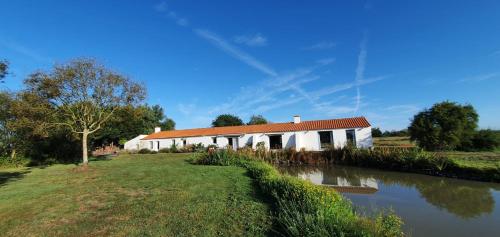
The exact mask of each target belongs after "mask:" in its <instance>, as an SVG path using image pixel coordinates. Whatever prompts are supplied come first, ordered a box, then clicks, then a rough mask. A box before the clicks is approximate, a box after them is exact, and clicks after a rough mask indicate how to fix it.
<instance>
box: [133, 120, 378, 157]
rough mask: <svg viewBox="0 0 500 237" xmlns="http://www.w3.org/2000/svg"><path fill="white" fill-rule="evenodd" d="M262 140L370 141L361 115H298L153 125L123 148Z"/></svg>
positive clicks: (292, 143) (273, 145) (290, 144)
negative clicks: (282, 119)
mask: <svg viewBox="0 0 500 237" xmlns="http://www.w3.org/2000/svg"><path fill="white" fill-rule="evenodd" d="M262 142H263V144H264V145H265V147H266V148H267V149H284V148H293V149H296V150H301V149H305V150H308V151H321V150H322V149H324V148H325V147H328V146H331V145H334V146H335V147H343V146H344V145H346V144H348V143H351V144H353V145H355V146H356V147H359V148H370V147H372V144H373V143H372V133H371V125H370V123H368V121H367V120H366V118H364V117H355V118H342V119H329V120H314V121H300V116H294V117H293V122H288V123H272V124H262V125H242V126H229V127H214V128H195V129H184V130H171V131H160V129H159V128H155V132H154V133H152V134H150V135H147V136H145V135H141V136H138V137H136V138H134V139H132V140H130V141H128V142H127V143H126V144H125V149H126V150H137V149H143V148H147V149H150V150H155V151H158V150H160V149H162V148H170V147H171V146H172V145H175V146H177V148H182V147H184V146H187V145H190V144H198V143H201V144H203V145H204V146H209V145H216V146H217V147H228V146H229V147H232V148H233V149H237V148H243V147H252V148H253V149H255V148H256V146H257V144H258V143H262Z"/></svg>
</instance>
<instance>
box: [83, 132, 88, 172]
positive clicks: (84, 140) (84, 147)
mask: <svg viewBox="0 0 500 237" xmlns="http://www.w3.org/2000/svg"><path fill="white" fill-rule="evenodd" d="M88 135H89V130H88V129H84V130H83V133H82V152H83V166H87V165H88V164H89V157H88V154H87V137H88Z"/></svg>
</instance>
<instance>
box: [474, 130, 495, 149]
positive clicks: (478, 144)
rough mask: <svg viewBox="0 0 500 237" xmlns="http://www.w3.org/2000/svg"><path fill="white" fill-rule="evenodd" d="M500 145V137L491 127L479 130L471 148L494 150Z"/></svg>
mask: <svg viewBox="0 0 500 237" xmlns="http://www.w3.org/2000/svg"><path fill="white" fill-rule="evenodd" d="M499 146H500V137H499V136H498V134H497V132H495V131H493V130H491V129H483V130H479V131H477V132H476V134H474V137H473V138H472V147H471V148H469V150H476V151H493V150H495V148H497V147H499Z"/></svg>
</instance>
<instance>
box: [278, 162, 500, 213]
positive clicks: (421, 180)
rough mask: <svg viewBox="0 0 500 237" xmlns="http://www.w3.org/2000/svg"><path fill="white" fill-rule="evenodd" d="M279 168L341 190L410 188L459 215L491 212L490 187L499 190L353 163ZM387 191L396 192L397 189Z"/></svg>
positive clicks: (363, 191) (370, 191) (496, 186)
mask: <svg viewBox="0 0 500 237" xmlns="http://www.w3.org/2000/svg"><path fill="white" fill-rule="evenodd" d="M280 169H282V171H285V172H287V173H289V174H291V175H294V176H298V177H301V178H303V179H306V180H310V181H311V182H313V183H315V184H321V185H327V186H330V187H332V188H334V189H336V190H338V191H340V192H343V193H356V194H371V195H374V194H376V192H377V191H378V190H379V185H384V186H399V187H406V188H414V189H416V190H418V192H419V194H420V196H421V198H423V199H424V200H425V201H426V202H427V203H429V204H431V205H433V206H435V207H438V208H439V209H441V210H445V211H447V212H448V213H451V214H454V215H456V216H458V217H460V218H463V219H469V218H475V217H478V216H480V215H483V214H490V213H492V212H493V211H494V208H495V200H494V198H493V195H492V192H491V190H492V189H493V190H497V191H498V190H500V185H499V184H493V183H484V182H473V181H466V180H459V179H450V178H440V177H432V176H426V175H417V174H408V173H399V172H386V171H380V170H372V169H364V168H355V167H342V166H335V167H331V166H330V167H307V166H306V167H304V166H301V167H297V166H295V167H281V168H280ZM390 195H397V192H395V193H391V194H390ZM395 208H396V209H397V207H395Z"/></svg>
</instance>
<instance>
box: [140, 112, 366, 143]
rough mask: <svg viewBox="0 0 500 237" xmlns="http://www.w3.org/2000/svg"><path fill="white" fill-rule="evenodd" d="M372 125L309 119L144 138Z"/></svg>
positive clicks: (170, 132)
mask: <svg viewBox="0 0 500 237" xmlns="http://www.w3.org/2000/svg"><path fill="white" fill-rule="evenodd" d="M369 126H371V125H370V123H369V122H368V120H366V118H365V117H362V116H361V117H351V118H336V119H324V120H308V121H302V122H300V123H293V122H283V123H270V124H255V125H239V126H225V127H207V128H190V129H181V130H167V131H161V132H157V133H152V134H149V135H148V136H147V137H145V138H143V140H149V139H164V138H179V137H197V136H219V135H228V134H243V133H248V134H252V133H269V132H292V131H307V130H321V129H342V128H358V127H369Z"/></svg>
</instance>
